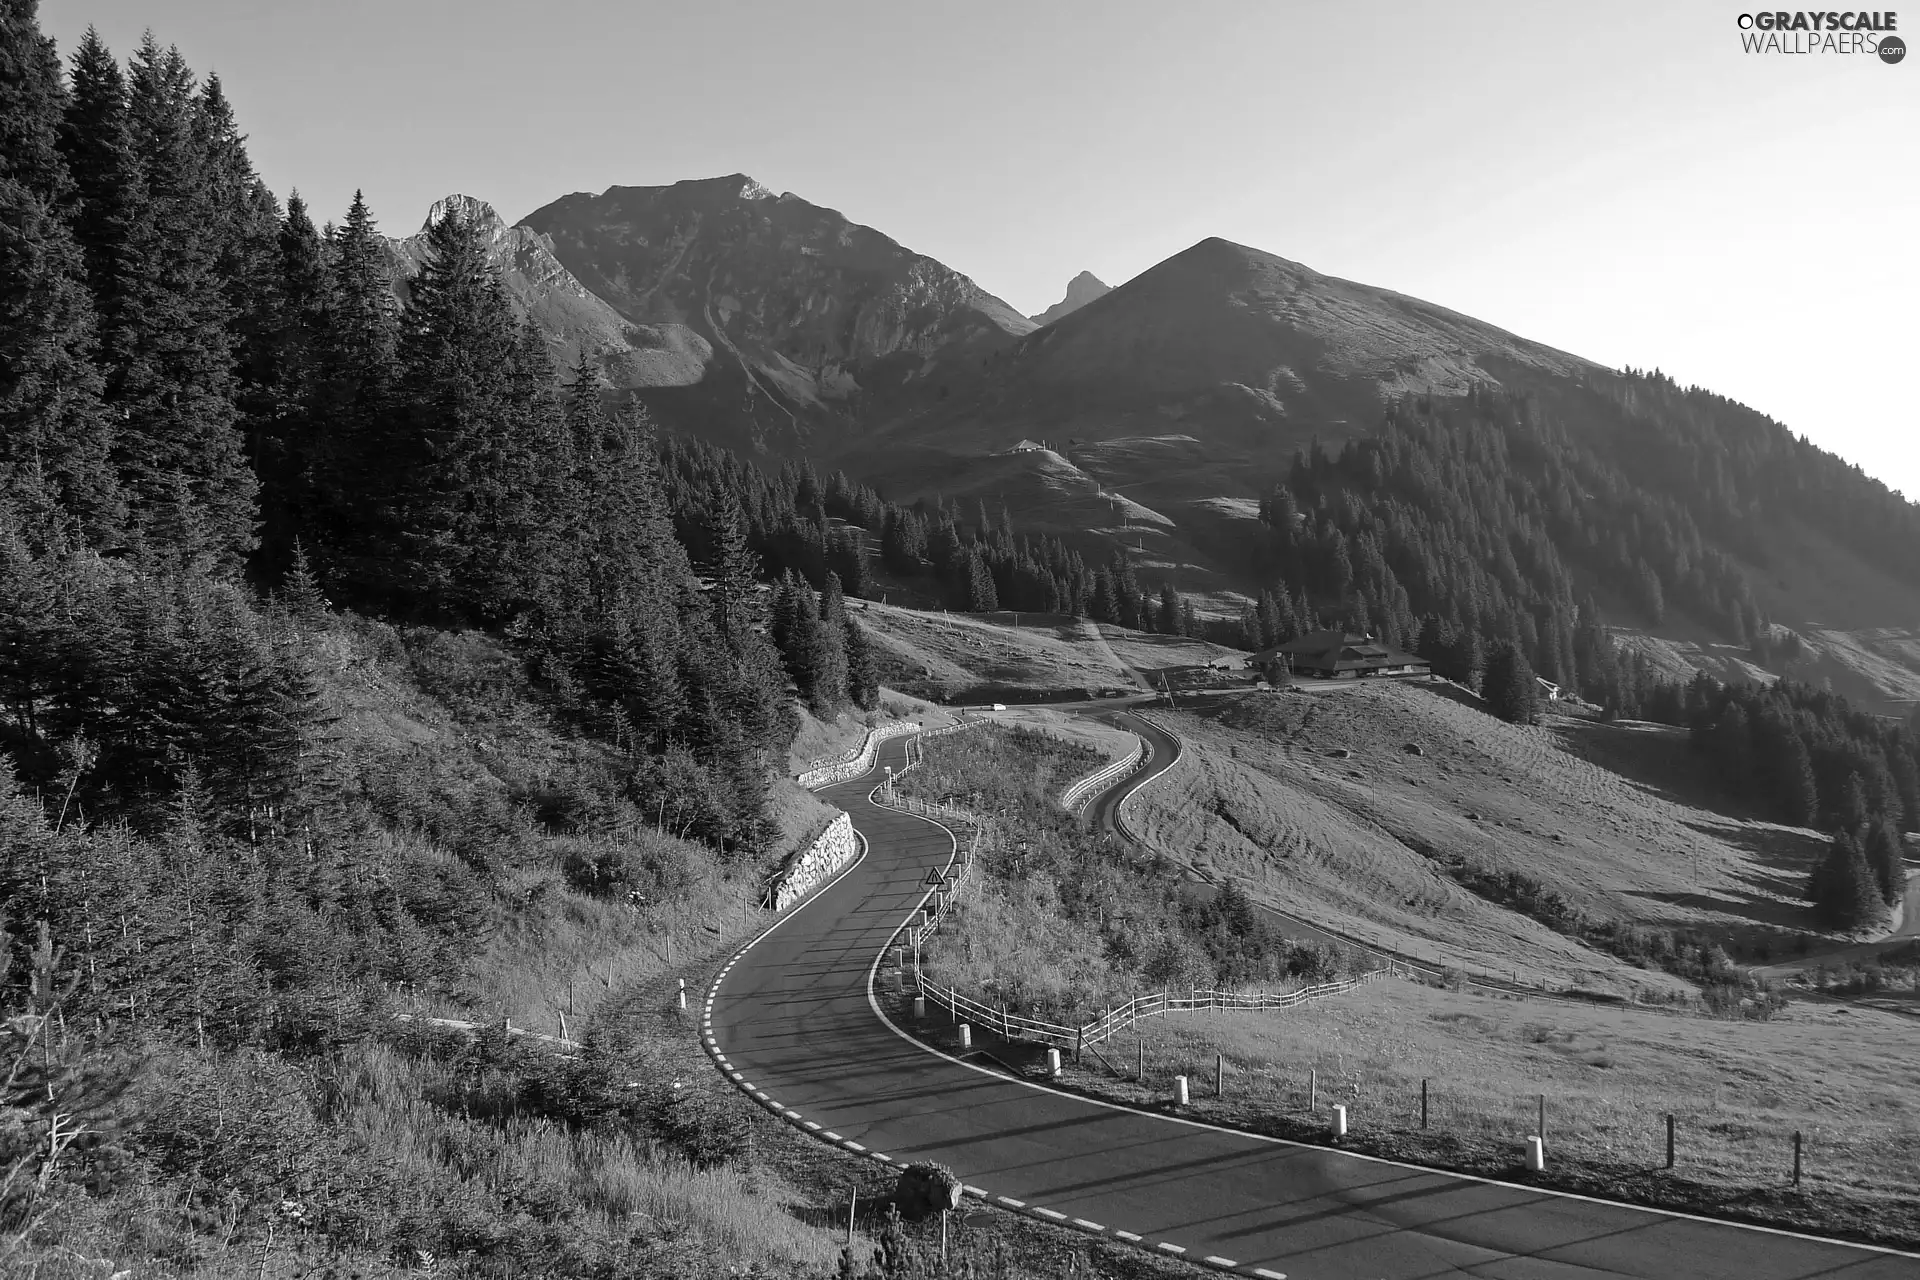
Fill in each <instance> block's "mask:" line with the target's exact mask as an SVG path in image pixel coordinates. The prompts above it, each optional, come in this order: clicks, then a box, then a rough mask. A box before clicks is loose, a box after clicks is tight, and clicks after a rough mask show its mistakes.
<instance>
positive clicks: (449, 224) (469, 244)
mask: <svg viewBox="0 0 1920 1280" xmlns="http://www.w3.org/2000/svg"><path fill="white" fill-rule="evenodd" d="M426 249H427V257H426V262H425V263H424V264H423V265H422V266H421V269H420V273H419V275H417V276H416V277H415V278H414V280H413V283H412V286H411V289H410V291H409V294H408V301H407V307H406V311H405V313H404V315H403V317H402V326H401V336H400V344H399V352H398V354H399V364H400V386H399V398H400V401H401V405H400V417H399V423H398V424H397V426H398V429H397V431H396V440H395V448H394V450H393V454H394V456H393V459H392V464H393V468H394V470H393V474H392V483H393V496H392V501H393V510H394V513H395V516H396V518H397V528H396V530H395V533H396V535H397V537H396V539H395V545H394V546H393V547H392V548H390V556H391V558H390V560H389V561H388V564H387V566H386V568H387V575H386V582H385V584H384V585H385V586H386V588H387V590H388V591H389V592H391V593H392V598H393V600H394V601H395V603H399V602H400V601H402V600H405V599H408V598H414V599H418V600H420V601H421V602H422V603H424V604H425V605H426V606H427V607H428V608H429V609H430V610H434V611H446V612H452V613H455V614H461V615H465V616H469V617H474V618H478V619H481V620H486V621H495V622H497V621H500V620H503V619H504V618H506V617H507V616H508V615H510V614H511V613H512V612H513V610H514V608H515V606H516V605H518V604H519V603H520V601H521V599H522V596H521V595H520V589H521V587H522V582H521V578H520V574H519V569H520V565H519V556H518V552H517V550H516V549H515V548H514V547H512V546H511V545H510V544H511V541H512V539H513V537H514V534H515V532H516V524H517V514H518V508H519V505H520V503H521V502H522V501H524V499H525V495H526V494H527V493H528V491H529V489H530V488H531V487H532V486H531V484H530V483H529V482H530V481H531V480H532V477H531V476H530V475H529V474H528V472H527V470H526V468H525V467H524V466H523V465H522V461H523V455H522V454H521V453H520V451H519V449H518V447H517V445H516V444H515V442H514V440H513V439H512V435H513V431H514V429H515V427H516V426H517V425H519V424H518V423H517V421H516V417H517V415H516V413H515V406H514V403H513V390H514V388H513V376H514V367H515V362H516V359H517V356H518V348H519V344H518V331H517V326H516V325H515V324H514V321H513V317H512V314H511V312H510V310H509V308H508V304H507V300H506V295H505V293H504V292H503V291H502V289H501V287H500V282H499V279H498V277H497V275H496V274H495V272H494V270H493V267H492V265H491V264H490V263H489V262H488V260H487V253H486V241H485V238H484V233H483V231H482V229H481V228H479V227H478V226H476V225H474V224H473V223H472V222H471V221H469V220H468V219H467V218H465V217H464V216H463V215H462V214H461V213H460V212H459V211H458V210H457V209H453V208H449V209H447V210H445V211H444V212H443V213H442V215H441V216H440V218H439V219H437V220H436V221H435V222H434V223H433V224H432V225H431V226H430V227H429V228H428V230H427V241H426Z"/></svg>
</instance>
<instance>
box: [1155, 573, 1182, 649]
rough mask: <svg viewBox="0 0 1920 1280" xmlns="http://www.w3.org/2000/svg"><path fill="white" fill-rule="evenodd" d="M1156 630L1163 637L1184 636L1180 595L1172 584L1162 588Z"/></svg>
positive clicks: (1166, 584) (1164, 585)
mask: <svg viewBox="0 0 1920 1280" xmlns="http://www.w3.org/2000/svg"><path fill="white" fill-rule="evenodd" d="M1154 630H1156V631H1158V632H1159V633H1160V634H1161V635H1163V636H1177V635H1181V634H1183V632H1182V629H1181V613H1180V593H1179V592H1177V591H1175V590H1174V589H1173V584H1172V583H1171V582H1166V583H1162V584H1161V586H1160V608H1159V612H1158V614H1157V616H1156V617H1155V619H1154Z"/></svg>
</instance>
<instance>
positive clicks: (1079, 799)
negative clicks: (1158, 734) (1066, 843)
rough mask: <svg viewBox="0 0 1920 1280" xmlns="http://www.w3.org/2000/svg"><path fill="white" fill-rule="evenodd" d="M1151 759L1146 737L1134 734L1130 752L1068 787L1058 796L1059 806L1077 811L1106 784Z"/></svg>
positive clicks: (1124, 775) (1071, 811)
mask: <svg viewBox="0 0 1920 1280" xmlns="http://www.w3.org/2000/svg"><path fill="white" fill-rule="evenodd" d="M1152 759H1153V749H1152V747H1150V746H1149V745H1148V744H1147V741H1146V739H1144V738H1142V737H1140V736H1139V735H1138V734H1135V735H1134V739H1133V750H1132V751H1131V752H1129V753H1127V754H1126V755H1124V756H1122V757H1121V758H1120V759H1118V760H1114V761H1112V762H1110V763H1108V764H1104V765H1102V766H1100V767H1099V768H1098V769H1095V770H1094V771H1093V772H1092V773H1090V774H1088V775H1087V776H1086V777H1084V778H1082V779H1080V781H1078V782H1076V783H1074V784H1073V785H1072V786H1070V787H1068V788H1067V789H1066V791H1065V792H1063V793H1062V794H1061V796H1060V805H1061V807H1062V808H1064V809H1065V810H1067V812H1069V813H1073V812H1075V811H1077V810H1078V809H1079V808H1080V806H1081V805H1082V804H1084V803H1085V802H1086V801H1088V800H1091V799H1092V798H1093V797H1094V796H1096V795H1098V794H1099V793H1100V792H1101V790H1102V789H1104V788H1105V787H1106V786H1107V784H1109V783H1111V782H1115V781H1118V780H1119V779H1121V778H1124V777H1126V776H1127V775H1128V774H1130V773H1132V772H1133V771H1134V770H1136V769H1138V768H1140V767H1141V766H1143V765H1145V764H1146V763H1147V762H1148V761H1150V760H1152Z"/></svg>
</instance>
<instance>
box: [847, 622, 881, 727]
mask: <svg viewBox="0 0 1920 1280" xmlns="http://www.w3.org/2000/svg"><path fill="white" fill-rule="evenodd" d="M845 643H846V651H847V697H848V698H849V699H850V700H851V701H852V702H853V705H854V706H856V707H858V708H860V709H861V710H862V711H871V710H873V709H874V708H875V707H877V706H879V705H880V672H879V668H878V666H877V665H876V664H875V662H874V656H873V642H872V641H871V640H869V639H868V638H867V632H866V628H865V627H862V626H861V625H860V623H859V622H858V621H857V620H855V619H854V617H853V616H852V615H851V614H849V615H848V616H847V630H846V642H845Z"/></svg>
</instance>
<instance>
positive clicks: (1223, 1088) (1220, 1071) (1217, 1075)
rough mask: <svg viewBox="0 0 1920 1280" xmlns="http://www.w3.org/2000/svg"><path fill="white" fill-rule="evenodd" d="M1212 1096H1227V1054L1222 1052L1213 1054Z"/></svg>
mask: <svg viewBox="0 0 1920 1280" xmlns="http://www.w3.org/2000/svg"><path fill="white" fill-rule="evenodd" d="M1213 1096H1214V1097H1216V1098H1224V1097H1226V1096H1227V1055H1226V1054H1224V1053H1216V1054H1214V1055H1213Z"/></svg>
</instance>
